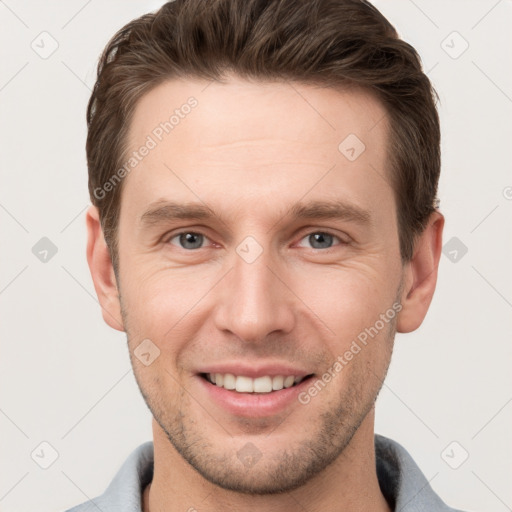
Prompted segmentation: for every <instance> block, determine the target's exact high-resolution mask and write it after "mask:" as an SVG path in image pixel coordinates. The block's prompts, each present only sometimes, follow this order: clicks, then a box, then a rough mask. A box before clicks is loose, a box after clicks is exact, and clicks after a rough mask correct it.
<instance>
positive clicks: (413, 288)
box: [397, 210, 444, 333]
mask: <svg viewBox="0 0 512 512" xmlns="http://www.w3.org/2000/svg"><path fill="white" fill-rule="evenodd" d="M443 227H444V216H443V215H442V214H441V213H440V212H439V211H437V210H436V211H435V212H434V213H432V214H431V216H430V218H429V221H428V223H427V226H426V227H425V229H424V231H423V233H421V235H420V236H419V237H418V239H417V240H416V243H415V247H414V256H413V257H412V259H411V261H409V262H408V263H407V264H406V265H405V267H404V281H403V282H404V288H403V292H402V297H401V301H402V309H401V310H400V313H399V314H398V319H397V332H404V333H405V332H412V331H414V330H416V329H417V328H418V327H419V326H420V325H421V323H422V322H423V319H424V318H425V316H426V314H427V311H428V308H429V306H430V303H431V301H432V297H433V296H434V291H435V289H436V283H437V269H438V266H439V259H440V257H441V249H442V245H443Z"/></svg>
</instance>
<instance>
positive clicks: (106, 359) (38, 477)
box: [0, 0, 512, 512]
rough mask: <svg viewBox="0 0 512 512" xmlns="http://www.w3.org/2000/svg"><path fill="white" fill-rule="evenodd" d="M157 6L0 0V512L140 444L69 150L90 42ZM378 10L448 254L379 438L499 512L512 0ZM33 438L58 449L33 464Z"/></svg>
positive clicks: (102, 474)
mask: <svg viewBox="0 0 512 512" xmlns="http://www.w3.org/2000/svg"><path fill="white" fill-rule="evenodd" d="M161 3H162V2H161V1H158V2H157V1H156V0H155V1H130V2H127V1H122V0H115V1H113V0H109V1H100V0H89V1H85V0H68V1H66V2H63V1H61V2H56V1H48V2H38V1H36V0H30V1H28V0H25V1H23V0H19V1H15V0H5V1H0V20H1V30H0V52H1V67H0V73H1V74H0V129H1V131H0V144H1V146H0V149H1V151H0V158H1V160H0V162H1V165H0V172H1V188H0V221H1V229H2V241H3V244H2V247H3V250H2V251H1V257H2V258H1V264H0V306H1V312H2V317H1V319H2V321H1V326H0V328H1V333H0V336H1V337H0V340H1V353H0V354H1V355H0V379H1V380H0V429H1V430H0V431H1V433H2V434H1V437H0V449H1V456H0V510H1V511H3V512H11V511H16V512H24V511H29V510H31V511H33V510H38V511H39V512H45V511H55V512H56V511H59V510H63V509H65V508H67V507H70V506H72V505H75V504H78V503H81V502H83V501H85V500H87V499H89V498H92V497H95V496H97V495H98V494H100V493H102V492H103V491H104V490H105V488H106V486H107V484H108V483H110V481H111V479H112V477H113V475H114V474H115V472H116V471H117V470H118V468H119V466H120V464H121V463H122V462H123V461H124V460H125V458H126V457H127V456H128V454H129V453H130V452H131V451H132V450H133V449H134V448H135V447H136V446H138V445H139V444H140V443H142V442H144V441H147V440H149V439H151V436H152V433H151V428H150V427H151V421H150V420H151V417H150V413H149V411H148V410H147V408H146V406H145V404H144V402H143V400H142V397H141V396H140V393H139V390H138V388H137V386H136V383H135V380H134V377H133V375H132V372H131V366H130V362H129V358H128V352H127V348H126V343H125V335H124V334H123V333H119V332H117V331H113V330H111V329H110V328H108V327H107V326H106V324H104V323H103V320H102V318H101V313H100V307H99V305H98V303H97V299H96V296H95V293H94V288H93V284H92V280H91V277H90V275H89V270H88V267H87V263H86V258H85V244H86V232H85V223H84V212H85V209H86V207H87V206H88V205H89V197H88V193H87V169H86V161H85V149H84V144H85V137H86V124H85V108H86V102H87V100H88V98H89V95H90V88H91V87H92V85H93V83H94V78H95V68H96V64H97V59H98V56H99V54H100V52H101V50H102V49H103V47H104V45H105V44H106V43H107V41H108V39H109V38H110V37H111V36H112V35H113V34H114V32H115V31H116V30H117V29H119V28H120V27H121V26H122V25H124V24H125V23H126V22H128V21H130V20H131V19H133V18H134V17H136V16H139V15H141V14H143V13H145V12H147V11H150V10H153V9H155V8H157V7H158V6H159V5H161ZM375 3H376V5H377V7H379V8H380V9H381V10H382V12H383V13H384V14H385V15H386V16H387V17H388V18H389V19H390V21H391V22H392V23H393V24H394V25H395V26H396V28H397V29H398V30H399V32H400V34H401V35H402V37H403V38H404V39H406V40H407V41H408V42H410V43H411V44H412V45H413V46H415V47H416V48H417V50H418V51H419V53H420V55H421V57H422V60H423V63H424V67H425V70H427V71H428V74H429V77H430V78H431V79H432V81H433V83H434V85H435V87H436V88H437V90H438V92H439V95H440V98H441V104H440V113H441V118H442V133H443V166H442V176H441V182H440V194H439V196H440V199H441V211H442V212H443V213H444V214H445V216H446V227H445V235H444V242H445V244H446V243H447V242H448V241H449V240H450V239H452V238H453V237H456V238H457V240H455V241H452V242H451V243H452V244H459V246H457V245H454V246H453V247H452V246H448V248H447V250H446V251H445V252H446V254H444V255H443V256H442V259H441V264H440V272H439V280H438V286H437V290H436V295H435V297H434V300H433V303H432V305H431V308H430V311H429V313H428V316H427V318H426V320H425V321H424V323H423V325H422V326H421V327H420V329H419V330H418V331H416V332H415V333H412V334H409V335H398V336H397V339H396V345H395V351H394V356H393V361H392V364H391V368H390V371H389V374H388V378H387V380H386V383H385V385H384V388H383V390H382V392H381V395H380V397H379V399H378V405H377V421H376V431H377V432H379V433H381V434H383V435H386V436H389V437H391V438H393V439H395V440H397V441H399V442H400V443H401V444H403V445H404V446H405V447H406V448H407V449H408V450H409V452H410V453H411V455H412V456H413V458H414V459H415V460H416V461H417V463H418V465H419V466H420V467H421V469H422V470H423V472H424V473H425V475H426V477H427V478H428V479H429V480H430V481H431V485H432V487H433V488H434V489H435V490H436V491H437V492H438V493H439V494H440V495H441V496H442V497H443V499H444V500H445V501H447V502H448V503H449V504H450V505H451V506H454V507H457V508H462V509H464V510H472V511H486V512H502V511H506V510H512V508H511V507H512V496H511V486H510V481H511V473H512V472H511V469H512V436H511V435H510V431H511V428H510V427H511V424H512V403H511V402H512V389H511V388H512V386H511V382H510V370H511V355H512V354H511V352H512V349H511V343H510V340H511V334H512V325H511V324H512V321H511V320H512V317H511V308H512V286H511V274H512V272H511V269H512V265H511V258H510V256H511V254H512V251H511V246H512V236H511V234H512V230H511V222H510V221H511V217H512V175H511V172H510V170H511V163H512V162H511V160H512V151H511V146H512V127H511V119H512V118H511V114H512V73H511V64H510V63H511V62H512V59H511V57H512V30H511V27H512V23H511V22H512V3H511V2H510V0H500V1H497V0H478V1H476V0H473V1H467V0H457V1H454V0H451V1H446V0H436V1H432V0H431V1H426V0H414V1H412V0H394V1H390V0H379V1H376V2H375ZM44 31H46V32H47V33H48V34H49V35H47V34H43V35H40V34H41V33H42V32H44ZM454 31H456V32H457V34H453V32H454ZM54 41H55V42H54ZM443 41H444V42H443ZM465 42H467V44H468V45H469V47H468V48H467V50H466V51H464V53H462V54H460V55H459V53H460V52H461V51H462V50H463V49H464V47H465V45H466V43H465ZM55 44H58V48H57V49H56V51H55V52H54V53H53V54H52V55H49V56H48V55H46V54H45V52H46V53H48V52H50V50H52V45H55ZM31 45H32V46H31ZM41 55H42V56H43V57H47V58H42V56H41ZM454 57H457V58H454ZM42 237H47V238H49V239H50V240H51V241H52V242H53V244H55V246H56V248H57V249H58V252H57V253H56V254H55V255H54V256H53V257H50V256H51V253H49V254H48V255H47V259H48V261H47V262H42V261H40V260H39V259H38V258H37V257H36V256H35V255H34V254H33V252H32V248H33V247H34V246H35V245H36V243H37V242H38V241H39V240H40V239H41V238H42ZM461 243H463V244H464V245H465V246H466V247H467V253H466V254H464V255H463V253H462V251H461V250H460V244H461ZM454 250H455V251H457V252H456V253H454V252H453V251H454ZM36 252H37V251H36ZM40 256H41V257H42V256H43V255H40ZM455 256H457V261H455V262H453V261H452V259H453V258H454V257H455ZM454 441H455V442H456V444H451V443H452V442H454ZM42 442H47V443H49V444H50V445H51V446H52V447H53V449H55V450H56V452H58V458H57V459H56V460H55V462H53V464H52V465H51V466H50V467H48V469H42V468H41V467H40V464H45V463H46V464H48V463H50V462H51V460H52V459H51V456H52V451H51V449H50V448H49V447H48V446H47V445H41V443H42ZM447 447H448V448H447ZM466 452H467V454H468V458H467V460H465V461H464V462H463V463H462V464H461V465H460V467H458V469H452V467H450V464H451V465H452V466H458V465H459V464H460V463H461V461H462V460H463V458H464V456H465V454H466ZM31 454H33V455H32V456H31ZM32 457H33V458H32Z"/></svg>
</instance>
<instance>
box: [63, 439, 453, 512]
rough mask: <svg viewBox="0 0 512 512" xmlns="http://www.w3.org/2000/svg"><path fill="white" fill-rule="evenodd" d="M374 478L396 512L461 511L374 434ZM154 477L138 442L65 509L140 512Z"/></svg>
mask: <svg viewBox="0 0 512 512" xmlns="http://www.w3.org/2000/svg"><path fill="white" fill-rule="evenodd" d="M375 456H376V463H377V477H378V480H379V485H380V488H381V490H382V493H383V494H384V496H385V497H386V499H387V500H388V502H389V504H390V506H391V508H392V509H393V510H394V511H395V512H427V511H428V512H461V511H460V510H456V509H453V508H450V507H448V506H447V505H446V504H445V503H444V502H443V501H442V500H441V498H439V496H438V495H437V494H436V493H435V492H434V491H433V489H432V487H430V484H429V483H428V481H427V479H426V478H425V476H424V475H423V473H422V472H421V470H420V468H419V467H418V466H417V464H416V463H415V462H414V460H413V459H412V457H411V456H410V455H409V452H407V450H406V449H405V448H404V447H403V446H402V445H400V444H399V443H397V442H396V441H393V440H392V439H388V438H387V437H384V436H381V435H379V434H375ZM152 478H153V442H152V441H148V442H147V443H144V444H141V445H140V446H139V447H138V448H136V449H135V450H134V451H133V452H132V453H131V454H130V455H129V457H128V458H127V459H126V461H125V462H124V463H123V465H122V466H121V468H120V469H119V471H118V472H117V474H116V476H115V477H114V479H113V480H112V482H111V483H110V485H109V486H108V488H107V490H106V491H105V492H104V493H103V494H102V495H101V496H98V497H97V498H94V499H92V500H89V501H87V502H85V503H82V504H81V505H77V506H76V507H73V508H71V509H69V510H67V511H66V512H93V511H94V512H98V510H100V511H101V512H142V493H143V491H144V488H145V487H146V486H147V485H148V484H149V483H150V482H151V480H152Z"/></svg>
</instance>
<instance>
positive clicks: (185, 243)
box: [169, 231, 206, 250]
mask: <svg viewBox="0 0 512 512" xmlns="http://www.w3.org/2000/svg"><path fill="white" fill-rule="evenodd" d="M205 238H206V237H205V236H204V235H202V234H201V233H194V232H192V231H187V232H184V233H178V234H177V235H175V236H173V237H172V238H170V239H169V243H173V242H172V241H173V240H175V239H178V244H179V246H180V247H181V248H182V249H187V250H193V249H200V248H201V246H202V245H203V242H204V240H205ZM173 245H177V244H173Z"/></svg>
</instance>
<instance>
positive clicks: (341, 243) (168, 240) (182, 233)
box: [164, 230, 349, 252]
mask: <svg viewBox="0 0 512 512" xmlns="http://www.w3.org/2000/svg"><path fill="white" fill-rule="evenodd" d="M186 234H193V235H201V236H203V237H204V238H205V239H207V240H210V238H209V237H208V236H207V235H205V234H204V233H201V232H200V231H180V232H178V233H174V234H173V235H172V236H168V237H166V238H165V239H164V243H166V244H170V243H171V240H173V239H174V238H177V237H179V236H181V235H186ZM317 234H322V235H329V236H332V237H333V238H335V239H337V240H338V242H339V243H338V244H337V245H333V246H331V247H326V248H325V249H317V248H315V247H311V248H310V249H312V250H314V251H322V252H328V251H331V250H333V249H334V248H335V247H338V246H344V245H349V242H346V241H344V240H342V239H341V237H339V236H338V235H336V234H334V233H332V232H330V231H328V230H315V231H310V232H309V233H307V234H305V235H304V236H303V237H302V238H301V239H300V241H302V240H304V239H305V238H308V237H309V236H311V235H317ZM171 245H174V244H171ZM178 247H179V249H182V250H184V251H187V252H194V251H198V250H199V249H204V247H199V248H197V249H185V248H184V247H180V246H178Z"/></svg>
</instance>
